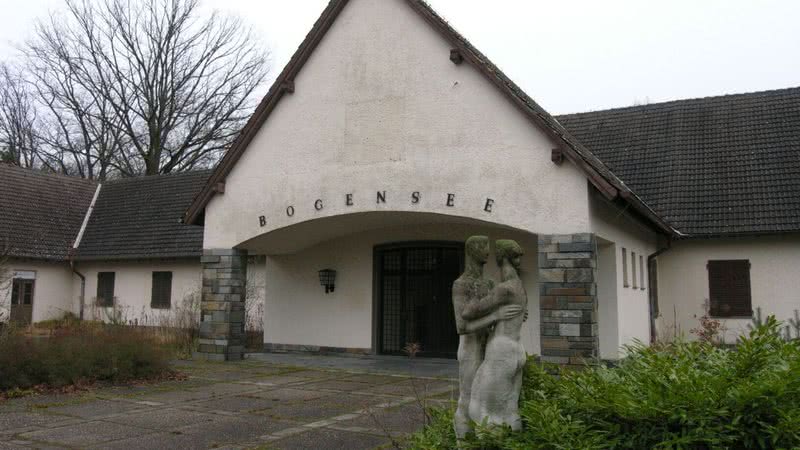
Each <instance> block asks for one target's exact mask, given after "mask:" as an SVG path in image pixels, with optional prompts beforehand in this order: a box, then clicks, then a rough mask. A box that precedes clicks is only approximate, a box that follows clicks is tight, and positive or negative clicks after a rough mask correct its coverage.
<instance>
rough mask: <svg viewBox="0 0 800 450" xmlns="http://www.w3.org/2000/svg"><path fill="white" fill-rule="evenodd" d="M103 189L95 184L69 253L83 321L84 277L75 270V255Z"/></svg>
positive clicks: (100, 184)
mask: <svg viewBox="0 0 800 450" xmlns="http://www.w3.org/2000/svg"><path fill="white" fill-rule="evenodd" d="M102 187H103V184H102V183H98V184H97V189H96V190H95V191H94V197H92V202H91V203H89V209H88V210H86V215H85V216H84V217H83V223H82V224H81V229H80V231H78V237H76V238H75V243H74V244H72V248H71V249H70V251H69V267H70V268H71V269H72V273H74V274H75V275H77V276H78V277H79V278H80V279H81V293H80V297H79V299H78V300H79V302H80V312H79V317H80V320H83V310H84V309H85V304H86V277H85V276H84V275H83V274H82V273H80V272H78V269H76V268H75V258H74V256H75V253H77V251H78V246H80V245H81V240H82V239H83V233H84V232H85V231H86V226H87V225H88V224H89V218H90V217H92V212H94V205H95V203H97V197H99V196H100V188H102Z"/></svg>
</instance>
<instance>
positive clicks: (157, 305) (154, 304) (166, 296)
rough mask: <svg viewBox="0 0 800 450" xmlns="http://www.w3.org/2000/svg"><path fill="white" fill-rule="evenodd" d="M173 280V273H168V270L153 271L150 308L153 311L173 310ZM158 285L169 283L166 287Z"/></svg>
mask: <svg viewBox="0 0 800 450" xmlns="http://www.w3.org/2000/svg"><path fill="white" fill-rule="evenodd" d="M172 278H173V275H172V271H167V270H157V271H153V273H152V276H151V284H150V308H153V309H171V308H172ZM158 280H161V281H158ZM165 280H166V281H165ZM158 283H167V286H166V287H165V286H162V285H160V284H158ZM162 296H163V297H162Z"/></svg>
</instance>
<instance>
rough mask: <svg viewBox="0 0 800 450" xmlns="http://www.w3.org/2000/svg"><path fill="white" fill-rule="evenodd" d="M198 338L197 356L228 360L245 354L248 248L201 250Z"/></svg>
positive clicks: (239, 357)
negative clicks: (201, 273) (201, 282)
mask: <svg viewBox="0 0 800 450" xmlns="http://www.w3.org/2000/svg"><path fill="white" fill-rule="evenodd" d="M200 261H201V264H202V266H203V293H202V300H201V304H200V310H201V313H200V314H201V315H200V319H201V320H200V341H199V346H198V351H197V354H196V355H195V356H196V357H199V358H202V359H207V360H215V361H229V360H238V359H242V357H243V356H244V345H245V334H244V320H245V318H244V311H245V308H244V302H245V297H246V289H247V251H244V250H236V249H222V250H218V249H214V250H203V256H202V257H201V259H200Z"/></svg>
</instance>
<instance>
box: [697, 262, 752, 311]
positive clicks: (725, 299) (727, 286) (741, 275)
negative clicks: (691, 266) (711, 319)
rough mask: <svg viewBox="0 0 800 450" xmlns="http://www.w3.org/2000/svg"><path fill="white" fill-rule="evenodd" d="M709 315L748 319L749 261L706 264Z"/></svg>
mask: <svg viewBox="0 0 800 450" xmlns="http://www.w3.org/2000/svg"><path fill="white" fill-rule="evenodd" d="M708 291H709V303H710V311H709V312H710V314H711V315H712V316H716V317H750V316H752V315H753V308H752V304H751V297H750V261H748V260H746V259H736V260H718V261H709V262H708Z"/></svg>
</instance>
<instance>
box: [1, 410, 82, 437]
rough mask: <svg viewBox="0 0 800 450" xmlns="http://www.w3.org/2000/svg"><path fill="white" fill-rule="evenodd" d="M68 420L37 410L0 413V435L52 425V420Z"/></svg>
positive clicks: (61, 421) (67, 419) (60, 421)
mask: <svg viewBox="0 0 800 450" xmlns="http://www.w3.org/2000/svg"><path fill="white" fill-rule="evenodd" d="M68 421H70V419H69V418H63V417H58V416H53V415H49V414H43V413H41V412H37V411H32V412H23V411H14V412H7V413H0V436H3V435H8V434H16V433H21V432H23V431H27V430H30V429H36V428H39V427H45V426H48V425H52V424H53V423H54V422H59V423H64V422H68ZM0 440H3V438H2V437H0Z"/></svg>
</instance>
